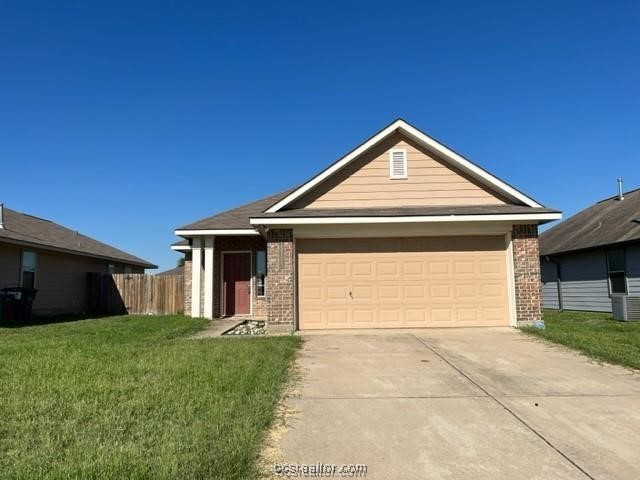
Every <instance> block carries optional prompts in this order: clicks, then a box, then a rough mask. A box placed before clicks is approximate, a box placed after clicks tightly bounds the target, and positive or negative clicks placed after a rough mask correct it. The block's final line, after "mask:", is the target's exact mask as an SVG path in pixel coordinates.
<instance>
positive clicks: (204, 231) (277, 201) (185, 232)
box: [171, 120, 560, 250]
mask: <svg viewBox="0 0 640 480" xmlns="http://www.w3.org/2000/svg"><path fill="white" fill-rule="evenodd" d="M398 131H399V132H401V133H403V134H405V135H407V136H409V137H410V138H412V139H414V140H416V141H418V143H420V144H421V145H424V146H425V147H426V148H427V149H429V150H431V151H436V152H437V153H438V155H439V156H440V157H442V156H444V153H446V158H447V161H449V162H451V163H453V164H455V167H456V168H457V169H459V170H462V171H463V172H465V173H466V174H468V175H471V176H472V177H474V178H475V179H477V180H478V181H479V183H481V184H483V185H487V186H489V187H490V188H491V189H493V190H494V191H496V192H497V193H500V194H501V195H503V196H505V197H507V198H509V199H511V200H513V201H514V204H513V205H484V206H431V207H430V206H424V207H420V206H419V207H400V208H375V209H366V208H365V209H355V208H354V209H313V210H305V209H295V208H291V207H290V204H291V203H292V202H293V201H294V200H296V199H297V198H299V197H300V196H302V195H303V194H305V193H307V192H308V191H309V190H311V189H312V188H313V187H315V186H316V185H318V184H320V183H322V182H323V181H324V180H325V179H326V178H328V177H329V176H330V175H332V174H333V173H335V172H337V171H338V170H340V169H341V168H342V167H344V166H345V165H346V164H347V163H349V162H351V161H352V160H355V159H356V158H357V157H359V156H360V155H361V154H362V153H364V152H365V151H366V150H367V149H369V148H372V147H374V146H375V145H378V144H379V143H380V142H381V141H383V140H384V139H386V138H388V137H389V136H390V135H392V134H394V133H395V132H398ZM443 152H444V153H443ZM287 206H289V208H285V207H287ZM473 216H477V218H476V217H473ZM285 217H286V218H294V217H295V218H297V219H298V221H302V220H303V219H304V218H323V219H324V221H323V222H324V223H331V222H330V220H331V218H334V219H338V223H342V221H341V220H340V219H342V220H344V219H348V218H353V219H354V221H355V219H358V220H364V219H366V218H374V217H375V218H378V219H384V218H385V217H386V218H389V217H403V218H405V219H407V221H449V220H451V221H464V220H476V219H484V220H505V221H507V220H514V221H515V220H532V221H536V222H539V223H544V222H547V221H550V220H557V219H558V218H560V213H559V212H558V211H557V210H553V209H549V208H545V207H544V206H542V205H541V204H539V203H538V202H536V201H535V200H533V199H532V198H530V197H528V196H526V195H525V194H523V193H522V192H520V191H518V190H516V189H515V188H514V187H512V186H510V185H508V184H506V183H505V182H503V181H502V180H500V179H498V178H497V177H495V176H493V175H491V174H489V173H488V172H487V171H485V170H483V169H482V168H480V167H478V166H477V165H475V164H473V163H471V162H470V161H469V160H467V159H465V158H463V157H462V156H460V155H458V154H457V153H455V152H454V151H453V150H451V149H449V148H447V147H445V146H444V145H442V144H441V143H439V142H437V141H435V140H434V139H432V138H431V137H429V136H427V135H425V134H424V133H422V132H420V131H419V130H417V129H416V128H414V127H413V126H411V125H409V124H408V123H407V122H405V121H404V120H396V121H395V122H393V123H392V124H390V125H389V126H387V127H385V128H384V129H383V130H381V131H380V132H378V133H377V134H375V135H374V136H373V137H371V138H370V139H369V140H367V141H366V142H364V143H363V144H362V145H360V146H359V147H357V148H356V149H354V150H353V151H351V152H350V153H348V154H347V155H346V156H344V157H342V158H341V159H340V160H338V161H337V162H335V163H334V164H333V165H331V166H329V167H328V168H327V169H325V170H324V171H323V172H321V173H320V174H318V175H316V176H315V177H313V178H312V179H311V180H309V181H308V182H306V183H304V184H302V185H300V186H298V187H295V188H291V189H288V190H285V191H283V192H280V193H277V194H274V195H270V196H268V197H264V198H262V199H260V200H257V201H254V202H250V203H247V204H244V205H241V206H239V207H236V208H232V209H230V210H226V211H223V212H219V213H217V214H215V215H212V216H209V217H206V218H203V219H201V220H198V221H195V222H192V223H189V224H187V225H184V226H182V227H179V228H178V229H176V230H175V234H176V235H180V236H184V237H191V236H194V235H257V234H258V230H257V226H256V225H260V224H262V223H265V224H266V223H269V222H271V223H277V222H278V221H280V222H281V223H282V221H283V220H284V219H285ZM410 217H413V219H411V218H410ZM426 217H428V218H426ZM479 217H482V218H479ZM425 218H426V220H424V219H425ZM171 248H172V249H174V250H188V249H189V243H188V242H178V243H175V244H173V245H172V246H171Z"/></svg>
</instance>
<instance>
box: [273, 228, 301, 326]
mask: <svg viewBox="0 0 640 480" xmlns="http://www.w3.org/2000/svg"><path fill="white" fill-rule="evenodd" d="M294 277H295V272H294V248H293V231H292V230H291V229H288V228H279V229H273V230H269V232H268V233H267V280H266V288H267V298H268V302H269V305H268V312H267V320H268V322H269V323H280V324H288V325H293V319H294V307H293V302H294Z"/></svg>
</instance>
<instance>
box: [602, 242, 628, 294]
mask: <svg viewBox="0 0 640 480" xmlns="http://www.w3.org/2000/svg"><path fill="white" fill-rule="evenodd" d="M607 275H608V276H609V293H627V269H626V260H625V255H624V250H623V249H622V248H619V249H617V250H609V251H608V252H607Z"/></svg>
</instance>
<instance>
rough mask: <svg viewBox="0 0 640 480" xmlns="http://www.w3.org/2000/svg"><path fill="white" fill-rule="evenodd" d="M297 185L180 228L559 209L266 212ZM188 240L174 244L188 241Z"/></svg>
mask: <svg viewBox="0 0 640 480" xmlns="http://www.w3.org/2000/svg"><path fill="white" fill-rule="evenodd" d="M293 190H295V189H289V190H286V191H284V192H280V193H277V194H275V195H270V196H268V197H265V198H262V199H260V200H257V201H255V202H251V203H247V204H245V205H241V206H240V207H237V208H233V209H231V210H226V211H224V212H221V213H217V214H215V215H212V216H210V217H207V218H203V219H202V220H198V221H197V222H193V223H190V224H188V225H185V226H183V227H180V228H178V230H227V229H246V228H254V227H253V225H251V224H250V223H249V219H250V218H277V217H299V218H320V217H395V216H420V215H441V216H446V215H501V214H504V215H507V214H518V213H558V210H555V209H552V208H533V207H527V206H523V205H473V206H457V205H455V206H425V207H401V208H339V209H336V208H331V209H329V208H326V209H325V208H323V209H302V208H300V209H291V210H281V211H279V212H276V213H264V211H265V210H266V209H267V208H269V207H270V206H271V205H273V204H275V203H277V202H278V201H279V200H280V199H282V198H284V197H286V196H287V195H288V194H289V193H291V192H292V191H293ZM187 244H188V242H187V241H186V240H184V241H180V242H177V243H174V244H173V245H187Z"/></svg>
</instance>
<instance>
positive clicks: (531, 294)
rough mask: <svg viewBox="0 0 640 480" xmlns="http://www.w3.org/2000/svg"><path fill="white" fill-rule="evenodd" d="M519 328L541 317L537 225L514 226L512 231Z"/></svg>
mask: <svg viewBox="0 0 640 480" xmlns="http://www.w3.org/2000/svg"><path fill="white" fill-rule="evenodd" d="M511 242H512V247H513V273H514V280H515V296H516V320H517V323H518V327H522V326H525V325H528V324H531V323H533V322H537V321H539V320H542V283H541V281H540V254H539V250H538V226H537V225H514V226H513V231H512V233H511Z"/></svg>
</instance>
